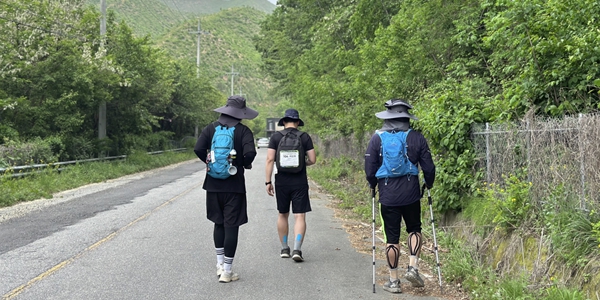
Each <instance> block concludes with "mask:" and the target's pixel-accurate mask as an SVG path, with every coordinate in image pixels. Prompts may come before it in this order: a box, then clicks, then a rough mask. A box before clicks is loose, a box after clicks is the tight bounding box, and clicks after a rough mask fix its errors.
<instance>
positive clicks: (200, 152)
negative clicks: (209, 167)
mask: <svg viewBox="0 0 600 300" xmlns="http://www.w3.org/2000/svg"><path fill="white" fill-rule="evenodd" d="M208 150H209V133H208V127H205V128H204V129H203V130H202V132H201V133H200V137H198V140H197V141H196V145H195V146H194V153H196V156H198V158H199V159H200V160H201V161H202V162H204V163H208V162H207V161H206V156H207V155H208Z"/></svg>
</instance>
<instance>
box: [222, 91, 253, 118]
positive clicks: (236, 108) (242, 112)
mask: <svg viewBox="0 0 600 300" xmlns="http://www.w3.org/2000/svg"><path fill="white" fill-rule="evenodd" d="M214 111H216V112H218V113H222V114H224V115H228V116H232V117H234V118H236V119H248V120H252V119H254V118H256V117H257V116H258V112H257V111H256V110H254V109H252V108H250V107H247V106H246V99H245V98H244V97H242V96H238V95H234V96H230V97H229V98H227V104H225V106H221V107H219V108H215V109H214Z"/></svg>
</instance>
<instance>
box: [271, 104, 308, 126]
mask: <svg viewBox="0 0 600 300" xmlns="http://www.w3.org/2000/svg"><path fill="white" fill-rule="evenodd" d="M285 120H288V121H298V122H299V124H298V126H304V121H302V120H301V119H300V113H298V111H297V110H295V109H293V108H290V109H287V110H286V111H285V116H284V117H283V118H281V119H279V122H277V125H279V126H283V121H285Z"/></svg>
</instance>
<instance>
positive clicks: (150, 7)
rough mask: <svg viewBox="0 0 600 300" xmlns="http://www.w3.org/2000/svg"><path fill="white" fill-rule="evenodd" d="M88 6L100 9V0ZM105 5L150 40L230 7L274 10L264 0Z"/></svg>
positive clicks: (140, 0)
mask: <svg viewBox="0 0 600 300" xmlns="http://www.w3.org/2000/svg"><path fill="white" fill-rule="evenodd" d="M88 3H90V4H92V5H95V6H96V7H100V0H88ZM106 5H107V9H109V10H113V11H114V12H115V14H116V16H117V18H118V19H119V20H124V21H125V22H127V24H129V26H130V27H131V28H132V29H133V31H134V32H135V33H136V34H137V35H140V36H142V35H147V34H149V35H150V36H152V37H153V38H157V37H160V36H162V35H163V34H165V33H167V32H168V31H169V30H171V29H172V28H173V27H174V26H176V25H178V24H181V23H183V22H185V21H187V20H189V19H195V18H197V17H198V16H200V15H208V14H214V13H217V12H219V11H221V10H224V9H229V8H232V7H249V8H254V9H256V10H259V11H262V12H264V13H270V12H272V11H273V10H274V9H275V5H273V4H272V3H271V2H269V1H267V0H106Z"/></svg>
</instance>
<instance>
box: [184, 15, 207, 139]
mask: <svg viewBox="0 0 600 300" xmlns="http://www.w3.org/2000/svg"><path fill="white" fill-rule="evenodd" d="M189 33H193V34H196V35H197V37H196V78H200V38H201V37H202V35H203V34H209V33H210V32H208V31H204V30H201V28H200V20H199V19H198V31H189ZM198 133H199V130H198V124H196V127H195V128H194V137H195V138H198Z"/></svg>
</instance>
